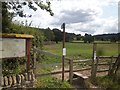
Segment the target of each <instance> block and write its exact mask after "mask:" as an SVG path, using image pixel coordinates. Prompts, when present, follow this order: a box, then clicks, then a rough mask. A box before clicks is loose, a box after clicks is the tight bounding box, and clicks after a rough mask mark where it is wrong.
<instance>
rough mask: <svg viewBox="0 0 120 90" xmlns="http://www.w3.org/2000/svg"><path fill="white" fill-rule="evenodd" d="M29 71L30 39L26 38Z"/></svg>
mask: <svg viewBox="0 0 120 90" xmlns="http://www.w3.org/2000/svg"><path fill="white" fill-rule="evenodd" d="M26 54H27V72H28V71H29V70H30V39H26Z"/></svg>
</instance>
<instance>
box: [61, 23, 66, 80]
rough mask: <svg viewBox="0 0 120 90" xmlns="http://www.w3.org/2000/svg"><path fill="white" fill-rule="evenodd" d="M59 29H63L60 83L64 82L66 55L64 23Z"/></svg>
mask: <svg viewBox="0 0 120 90" xmlns="http://www.w3.org/2000/svg"><path fill="white" fill-rule="evenodd" d="M61 29H63V55H62V81H64V73H65V70H64V59H65V55H66V48H65V23H63V24H62V26H61Z"/></svg>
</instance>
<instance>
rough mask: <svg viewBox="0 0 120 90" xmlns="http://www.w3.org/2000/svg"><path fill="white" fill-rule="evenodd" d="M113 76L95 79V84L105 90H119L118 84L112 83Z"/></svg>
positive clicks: (119, 85)
mask: <svg viewBox="0 0 120 90" xmlns="http://www.w3.org/2000/svg"><path fill="white" fill-rule="evenodd" d="M113 78H114V76H103V77H97V78H96V84H97V85H98V86H100V87H102V88H104V89H107V90H119V88H120V84H119V83H118V82H117V81H113Z"/></svg>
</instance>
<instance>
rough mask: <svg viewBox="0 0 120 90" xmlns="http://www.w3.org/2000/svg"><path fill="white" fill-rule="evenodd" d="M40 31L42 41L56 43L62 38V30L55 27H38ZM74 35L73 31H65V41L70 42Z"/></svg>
mask: <svg viewBox="0 0 120 90" xmlns="http://www.w3.org/2000/svg"><path fill="white" fill-rule="evenodd" d="M39 30H40V31H41V32H43V33H44V37H45V39H44V41H54V42H56V43H58V42H61V41H62V40H63V32H62V31H61V30H59V29H57V28H54V29H50V28H46V29H39ZM75 38H76V35H75V34H74V33H67V32H66V33H65V41H66V42H71V41H73V40H75Z"/></svg>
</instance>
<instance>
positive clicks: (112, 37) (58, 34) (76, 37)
mask: <svg viewBox="0 0 120 90" xmlns="http://www.w3.org/2000/svg"><path fill="white" fill-rule="evenodd" d="M39 30H40V31H41V32H43V33H44V37H45V39H44V41H45V42H46V41H54V42H56V43H58V42H61V41H62V40H63V32H62V31H61V30H59V29H57V28H54V29H50V28H49V27H48V28H46V29H39ZM119 36H120V33H113V34H101V35H93V36H92V35H91V34H87V33H85V35H84V36H82V35H81V34H74V33H67V32H66V33H65V41H66V42H72V41H83V42H84V43H92V42H94V41H110V42H117V41H118V40H120V38H119Z"/></svg>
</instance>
